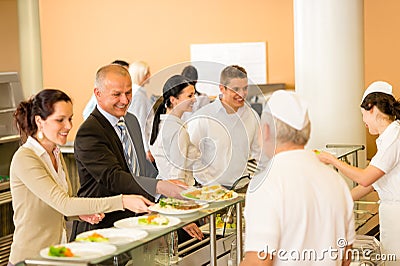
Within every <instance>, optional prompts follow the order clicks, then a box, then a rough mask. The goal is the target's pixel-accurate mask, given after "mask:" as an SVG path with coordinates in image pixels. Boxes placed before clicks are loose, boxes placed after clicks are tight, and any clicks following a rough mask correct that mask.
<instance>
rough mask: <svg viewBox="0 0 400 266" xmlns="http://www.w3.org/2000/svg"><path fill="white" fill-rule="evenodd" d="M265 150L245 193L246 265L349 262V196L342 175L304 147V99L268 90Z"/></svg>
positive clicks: (351, 237)
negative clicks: (264, 160) (260, 168)
mask: <svg viewBox="0 0 400 266" xmlns="http://www.w3.org/2000/svg"><path fill="white" fill-rule="evenodd" d="M261 127H262V133H263V134H262V142H263V151H264V154H265V155H267V156H268V157H270V158H272V159H271V160H270V161H269V165H268V167H267V168H266V169H265V170H264V171H263V172H261V173H260V174H258V175H256V176H255V177H254V178H253V180H252V181H251V183H250V186H249V189H248V192H247V195H246V207H245V220H246V240H245V252H246V254H245V259H244V261H243V262H242V264H241V265H242V266H244V265H317V264H318V265H321V264H323V265H349V263H350V257H349V256H346V254H347V252H346V251H347V250H348V249H349V248H351V244H352V243H353V241H354V237H355V230H354V217H353V201H352V198H351V195H350V190H349V188H348V186H347V185H346V183H345V181H344V180H343V179H342V177H341V176H340V175H339V174H338V173H337V172H336V171H334V170H333V169H332V168H330V167H328V166H326V165H325V164H323V163H321V162H320V161H319V160H318V158H317V156H316V155H315V153H314V152H313V151H307V150H305V149H304V146H305V145H306V144H307V142H308V140H309V137H310V131H311V124H310V121H309V118H308V111H307V106H306V104H305V102H304V101H303V100H302V99H300V97H299V96H298V95H297V94H296V93H294V92H290V91H276V92H274V93H273V94H272V96H271V97H270V99H269V101H268V102H267V104H266V106H265V107H264V110H263V113H262V116H261Z"/></svg>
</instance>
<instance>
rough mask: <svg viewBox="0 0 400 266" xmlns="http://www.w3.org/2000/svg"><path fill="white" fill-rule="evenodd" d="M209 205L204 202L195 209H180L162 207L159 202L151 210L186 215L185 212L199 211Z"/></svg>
mask: <svg viewBox="0 0 400 266" xmlns="http://www.w3.org/2000/svg"><path fill="white" fill-rule="evenodd" d="M208 206H209V204H202V205H200V206H199V207H198V208H195V209H189V210H180V209H175V208H173V207H161V206H160V204H159V203H157V204H155V205H153V206H150V207H149V210H151V211H154V212H159V213H162V214H169V215H184V214H190V213H194V212H197V211H199V210H201V209H205V208H207V207H208Z"/></svg>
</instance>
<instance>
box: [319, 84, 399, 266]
mask: <svg viewBox="0 0 400 266" xmlns="http://www.w3.org/2000/svg"><path fill="white" fill-rule="evenodd" d="M361 113H362V118H363V121H364V123H365V126H366V127H367V128H368V131H369V133H370V134H371V135H379V137H378V139H377V140H376V146H377V153H376V154H375V156H374V157H373V158H372V159H371V162H370V164H369V165H368V166H367V168H365V169H360V168H356V167H353V166H350V165H348V164H346V163H344V162H342V161H340V160H338V159H336V158H335V157H334V156H332V155H331V154H329V153H325V152H324V153H321V154H320V155H319V159H320V160H321V161H322V162H325V163H329V164H332V165H334V166H335V167H336V168H337V169H339V171H341V172H342V173H343V174H344V175H346V176H347V177H349V178H350V179H352V180H353V181H355V182H357V183H358V184H359V185H358V186H357V187H355V188H354V189H353V190H352V196H353V199H354V200H358V199H360V198H361V197H363V196H365V195H367V194H368V193H370V192H371V191H373V190H374V189H375V190H376V191H377V192H378V195H379V198H380V206H379V223H380V240H381V244H382V247H383V252H384V253H385V254H396V257H397V261H399V260H400V240H399V236H400V227H399V226H398V222H399V221H400V122H399V119H400V102H398V101H396V99H395V98H394V96H393V93H392V86H391V85H390V84H389V83H387V82H384V81H376V82H374V83H372V84H371V85H370V86H369V87H368V88H367V90H366V91H365V93H364V96H363V98H362V101H361ZM385 265H398V262H397V264H396V262H389V261H387V262H386V264H385Z"/></svg>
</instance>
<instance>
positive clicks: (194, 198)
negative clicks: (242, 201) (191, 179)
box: [181, 188, 239, 202]
mask: <svg viewBox="0 0 400 266" xmlns="http://www.w3.org/2000/svg"><path fill="white" fill-rule="evenodd" d="M193 191H202V190H201V188H190V189H187V190H184V191H182V192H181V196H182V197H184V198H185V199H190V200H195V201H199V202H222V201H228V200H232V199H235V198H237V197H238V196H239V195H238V194H237V193H236V192H235V191H232V198H229V199H217V200H215V199H210V200H206V199H200V198H198V197H192V196H187V195H186V193H190V192H193ZM206 193H212V191H211V192H210V191H208V192H206Z"/></svg>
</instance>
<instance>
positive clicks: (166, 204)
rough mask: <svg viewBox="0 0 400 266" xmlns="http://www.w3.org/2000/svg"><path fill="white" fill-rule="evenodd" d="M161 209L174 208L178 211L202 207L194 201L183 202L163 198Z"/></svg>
mask: <svg viewBox="0 0 400 266" xmlns="http://www.w3.org/2000/svg"><path fill="white" fill-rule="evenodd" d="M159 205H160V207H161V208H172V209H178V210H192V209H198V208H200V207H201V205H199V204H198V203H197V202H195V201H193V200H181V199H175V198H162V199H160V201H159Z"/></svg>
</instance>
